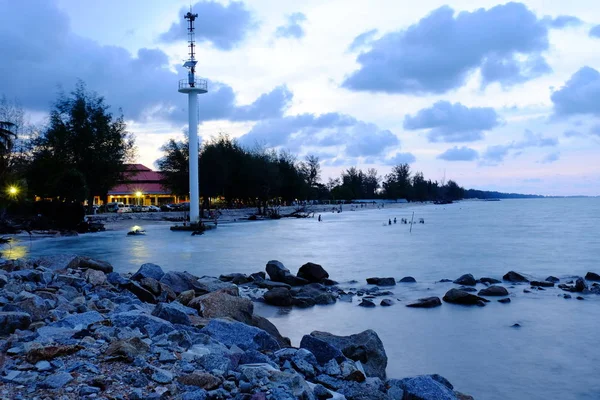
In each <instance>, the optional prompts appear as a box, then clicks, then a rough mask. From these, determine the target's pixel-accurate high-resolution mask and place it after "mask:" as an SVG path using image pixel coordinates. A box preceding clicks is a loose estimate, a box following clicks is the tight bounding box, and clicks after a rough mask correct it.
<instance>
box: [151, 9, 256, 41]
mask: <svg viewBox="0 0 600 400" xmlns="http://www.w3.org/2000/svg"><path fill="white" fill-rule="evenodd" d="M188 12H189V8H188V7H182V8H181V9H180V10H179V13H178V16H179V19H178V21H177V22H174V23H173V24H172V25H171V27H170V28H169V30H168V31H167V32H164V33H162V34H161V35H160V36H159V40H161V41H163V42H166V43H171V42H179V41H186V40H187V38H188V31H187V28H188V21H187V20H185V19H183V16H184V15H185V14H187V13H188ZM192 12H193V13H194V14H198V18H197V19H196V23H195V28H196V31H195V32H196V40H197V41H198V42H209V43H211V44H212V45H213V46H214V47H216V48H217V49H219V50H232V49H233V48H234V47H236V46H237V45H238V44H240V43H241V42H242V41H243V40H244V39H245V38H246V36H247V35H248V33H249V32H251V31H253V30H254V29H256V27H257V24H256V23H255V22H254V21H253V18H252V14H251V13H250V11H249V10H248V9H247V8H246V5H245V4H244V3H243V2H241V1H231V2H230V3H229V4H228V5H223V4H220V3H217V2H216V1H199V2H197V3H196V4H194V5H193V7H192Z"/></svg>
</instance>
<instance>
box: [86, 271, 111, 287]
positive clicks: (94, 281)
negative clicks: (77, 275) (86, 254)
mask: <svg viewBox="0 0 600 400" xmlns="http://www.w3.org/2000/svg"><path fill="white" fill-rule="evenodd" d="M84 277H85V280H86V281H88V283H89V284H90V285H92V286H100V285H104V284H105V283H106V274H105V273H104V272H102V271H97V270H95V269H88V270H87V271H85V274H84Z"/></svg>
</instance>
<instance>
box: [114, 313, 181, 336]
mask: <svg viewBox="0 0 600 400" xmlns="http://www.w3.org/2000/svg"><path fill="white" fill-rule="evenodd" d="M111 320H112V323H113V326H115V327H121V328H122V327H130V328H138V329H139V330H140V331H141V332H143V333H145V334H147V335H148V336H150V337H153V336H156V335H160V334H162V333H169V332H172V331H174V330H175V327H174V326H173V324H171V323H170V322H168V321H166V320H164V319H162V318H158V317H155V316H153V315H148V314H145V313H143V312H141V311H127V312H121V313H115V314H113V315H112V316H111Z"/></svg>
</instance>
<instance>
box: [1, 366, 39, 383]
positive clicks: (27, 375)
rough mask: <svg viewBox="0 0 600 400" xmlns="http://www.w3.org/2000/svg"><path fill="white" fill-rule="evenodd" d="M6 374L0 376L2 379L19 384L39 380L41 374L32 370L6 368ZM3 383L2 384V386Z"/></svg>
mask: <svg viewBox="0 0 600 400" xmlns="http://www.w3.org/2000/svg"><path fill="white" fill-rule="evenodd" d="M5 373H6V375H5V376H0V380H1V381H4V382H9V383H16V384H18V385H27V384H31V383H32V382H35V381H37V380H38V377H39V374H38V373H37V372H32V371H15V370H9V369H5ZM1 386H2V385H0V387H1Z"/></svg>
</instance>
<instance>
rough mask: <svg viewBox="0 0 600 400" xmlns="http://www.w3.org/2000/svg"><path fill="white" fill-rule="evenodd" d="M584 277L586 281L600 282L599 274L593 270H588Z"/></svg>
mask: <svg viewBox="0 0 600 400" xmlns="http://www.w3.org/2000/svg"><path fill="white" fill-rule="evenodd" d="M585 279H587V280H588V281H595V282H600V275H598V274H597V273H595V272H588V273H587V274H585Z"/></svg>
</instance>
